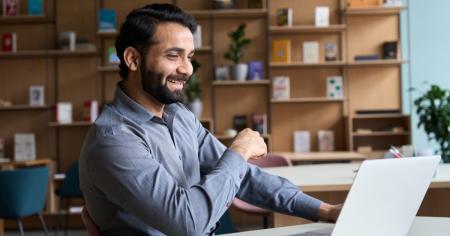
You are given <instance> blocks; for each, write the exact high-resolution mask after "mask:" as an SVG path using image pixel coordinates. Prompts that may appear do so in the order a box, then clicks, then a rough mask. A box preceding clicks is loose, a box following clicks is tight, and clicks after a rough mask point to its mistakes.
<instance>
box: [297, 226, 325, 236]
mask: <svg viewBox="0 0 450 236" xmlns="http://www.w3.org/2000/svg"><path fill="white" fill-rule="evenodd" d="M332 232H333V227H330V228H325V229H319V230H313V231H309V232H306V233H299V234H292V235H289V236H330V235H331V233H332Z"/></svg>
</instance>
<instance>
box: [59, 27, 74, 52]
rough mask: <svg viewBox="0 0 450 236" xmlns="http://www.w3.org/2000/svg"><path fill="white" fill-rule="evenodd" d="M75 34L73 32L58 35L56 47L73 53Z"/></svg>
mask: <svg viewBox="0 0 450 236" xmlns="http://www.w3.org/2000/svg"><path fill="white" fill-rule="evenodd" d="M76 40H77V34H76V33H75V32H73V31H63V32H61V33H59V38H58V46H59V49H62V50H69V51H75V49H76V42H77V41H76Z"/></svg>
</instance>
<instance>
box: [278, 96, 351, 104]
mask: <svg viewBox="0 0 450 236" xmlns="http://www.w3.org/2000/svg"><path fill="white" fill-rule="evenodd" d="M344 100H345V99H343V98H327V97H310V98H291V99H287V100H275V99H271V100H270V101H271V102H272V103H274V104H276V103H311V102H343V101H344Z"/></svg>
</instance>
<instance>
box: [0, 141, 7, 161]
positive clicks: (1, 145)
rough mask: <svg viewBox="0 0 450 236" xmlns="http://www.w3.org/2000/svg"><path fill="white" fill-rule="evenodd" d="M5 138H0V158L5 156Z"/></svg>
mask: <svg viewBox="0 0 450 236" xmlns="http://www.w3.org/2000/svg"><path fill="white" fill-rule="evenodd" d="M5 146H6V145H5V139H3V138H0V159H3V158H5Z"/></svg>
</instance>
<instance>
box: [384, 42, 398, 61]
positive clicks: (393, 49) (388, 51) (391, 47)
mask: <svg viewBox="0 0 450 236" xmlns="http://www.w3.org/2000/svg"><path fill="white" fill-rule="evenodd" d="M383 59H397V41H392V42H384V43H383Z"/></svg>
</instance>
